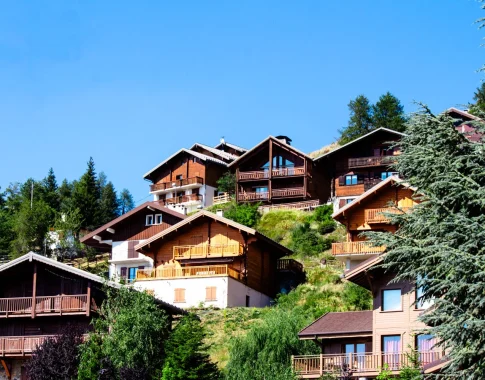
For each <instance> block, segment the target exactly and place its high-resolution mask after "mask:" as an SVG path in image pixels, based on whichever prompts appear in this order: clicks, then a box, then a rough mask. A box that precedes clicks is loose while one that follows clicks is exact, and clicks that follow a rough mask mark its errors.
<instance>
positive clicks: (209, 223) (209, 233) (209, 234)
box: [207, 219, 212, 245]
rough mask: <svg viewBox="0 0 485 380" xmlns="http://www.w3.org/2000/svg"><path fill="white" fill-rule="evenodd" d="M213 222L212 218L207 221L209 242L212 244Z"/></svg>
mask: <svg viewBox="0 0 485 380" xmlns="http://www.w3.org/2000/svg"><path fill="white" fill-rule="evenodd" d="M211 224H212V219H209V221H208V222H207V244H209V245H211Z"/></svg>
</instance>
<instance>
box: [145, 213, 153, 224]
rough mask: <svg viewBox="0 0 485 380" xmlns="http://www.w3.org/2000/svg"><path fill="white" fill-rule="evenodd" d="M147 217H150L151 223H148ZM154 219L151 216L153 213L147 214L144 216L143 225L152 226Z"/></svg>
mask: <svg viewBox="0 0 485 380" xmlns="http://www.w3.org/2000/svg"><path fill="white" fill-rule="evenodd" d="M149 218H150V219H151V223H148V220H149ZM154 221H155V218H154V217H153V214H149V215H146V216H145V226H153V225H154Z"/></svg>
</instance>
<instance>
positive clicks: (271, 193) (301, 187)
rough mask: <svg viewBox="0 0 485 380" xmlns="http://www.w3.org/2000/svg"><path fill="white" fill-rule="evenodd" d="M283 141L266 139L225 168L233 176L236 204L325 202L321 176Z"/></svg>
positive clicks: (303, 157)
mask: <svg viewBox="0 0 485 380" xmlns="http://www.w3.org/2000/svg"><path fill="white" fill-rule="evenodd" d="M290 141H291V140H289V139H288V138H287V137H285V136H279V137H272V136H270V137H268V138H267V139H266V140H264V141H262V142H261V143H259V144H258V145H256V146H255V147H254V148H252V149H251V150H249V151H247V152H246V153H245V154H244V155H242V156H241V157H240V158H239V159H237V160H236V161H234V162H233V163H232V164H230V165H229V166H230V167H231V169H232V170H233V171H235V173H236V180H237V186H236V199H237V201H238V202H263V203H266V204H277V203H286V202H298V201H305V200H312V199H316V200H324V201H326V200H327V198H328V193H327V190H328V188H329V186H328V184H327V183H326V182H325V178H326V177H325V175H324V174H323V173H320V172H317V171H315V170H314V163H313V160H312V159H311V158H310V157H308V156H307V155H306V154H304V153H302V152H300V151H299V150H297V149H295V148H293V147H292V146H291V145H290V144H289V142H290Z"/></svg>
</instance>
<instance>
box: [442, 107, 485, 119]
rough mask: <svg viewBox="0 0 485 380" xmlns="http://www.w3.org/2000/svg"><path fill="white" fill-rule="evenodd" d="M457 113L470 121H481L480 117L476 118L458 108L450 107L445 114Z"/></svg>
mask: <svg viewBox="0 0 485 380" xmlns="http://www.w3.org/2000/svg"><path fill="white" fill-rule="evenodd" d="M453 112H454V113H457V114H458V115H460V116H462V117H465V118H468V119H471V120H481V119H480V118H479V117H478V116H475V115H472V114H471V113H469V112H467V111H463V110H460V109H458V108H455V107H450V108H448V109H447V110H446V111H445V113H447V114H449V113H453Z"/></svg>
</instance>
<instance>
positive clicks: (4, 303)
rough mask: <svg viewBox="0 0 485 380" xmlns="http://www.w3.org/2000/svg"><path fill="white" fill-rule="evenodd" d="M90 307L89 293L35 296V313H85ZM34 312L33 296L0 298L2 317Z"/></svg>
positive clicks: (0, 313) (0, 315)
mask: <svg viewBox="0 0 485 380" xmlns="http://www.w3.org/2000/svg"><path fill="white" fill-rule="evenodd" d="M87 307H88V296H87V294H77V295H59V296H46V297H36V298H35V314H36V315H50V314H55V315H58V314H63V313H66V314H69V313H85V312H86V311H87ZM31 314H32V297H17V298H0V318H8V317H17V316H26V315H29V316H30V315H31Z"/></svg>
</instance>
